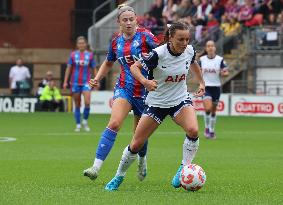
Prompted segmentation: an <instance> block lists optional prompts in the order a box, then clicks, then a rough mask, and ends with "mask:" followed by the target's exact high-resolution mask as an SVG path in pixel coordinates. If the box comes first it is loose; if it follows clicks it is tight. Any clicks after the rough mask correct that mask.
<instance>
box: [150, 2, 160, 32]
mask: <svg viewBox="0 0 283 205" xmlns="http://www.w3.org/2000/svg"><path fill="white" fill-rule="evenodd" d="M163 7H164V5H163V0H155V2H154V4H153V5H152V6H151V9H150V11H149V13H150V14H151V16H153V17H154V18H155V19H156V21H157V25H158V26H160V27H161V26H163V25H164V24H163V21H162V11H163Z"/></svg>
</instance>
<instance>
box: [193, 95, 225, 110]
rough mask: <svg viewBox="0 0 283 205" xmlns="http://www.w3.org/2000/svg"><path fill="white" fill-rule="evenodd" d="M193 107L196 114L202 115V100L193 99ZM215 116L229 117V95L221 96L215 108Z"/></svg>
mask: <svg viewBox="0 0 283 205" xmlns="http://www.w3.org/2000/svg"><path fill="white" fill-rule="evenodd" d="M193 105H194V108H195V109H196V111H197V114H200V115H203V114H204V107H203V100H202V98H193ZM217 115H229V94H221V96H220V100H219V103H218V106H217Z"/></svg>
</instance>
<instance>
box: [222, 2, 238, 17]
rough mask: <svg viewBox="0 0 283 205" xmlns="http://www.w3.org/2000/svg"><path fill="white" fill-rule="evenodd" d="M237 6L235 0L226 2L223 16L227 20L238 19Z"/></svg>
mask: <svg viewBox="0 0 283 205" xmlns="http://www.w3.org/2000/svg"><path fill="white" fill-rule="evenodd" d="M238 11H239V6H238V5H237V4H236V1H235V0H228V1H227V4H226V5H225V15H226V16H227V19H228V20H230V19H231V18H234V17H236V18H237V17H238Z"/></svg>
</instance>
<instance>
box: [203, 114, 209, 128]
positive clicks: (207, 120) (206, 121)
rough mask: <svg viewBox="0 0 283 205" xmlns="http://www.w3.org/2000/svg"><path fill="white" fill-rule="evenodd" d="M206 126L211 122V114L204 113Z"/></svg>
mask: <svg viewBox="0 0 283 205" xmlns="http://www.w3.org/2000/svg"><path fill="white" fill-rule="evenodd" d="M203 117H204V126H205V128H209V123H210V114H209V115H208V114H206V113H204V116H203Z"/></svg>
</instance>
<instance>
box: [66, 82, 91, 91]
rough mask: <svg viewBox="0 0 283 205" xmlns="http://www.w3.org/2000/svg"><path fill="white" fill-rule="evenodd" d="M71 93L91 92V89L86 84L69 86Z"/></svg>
mask: <svg viewBox="0 0 283 205" xmlns="http://www.w3.org/2000/svg"><path fill="white" fill-rule="evenodd" d="M71 89H72V93H81V92H83V91H91V88H90V87H89V85H88V84H84V85H78V84H73V85H71Z"/></svg>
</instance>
